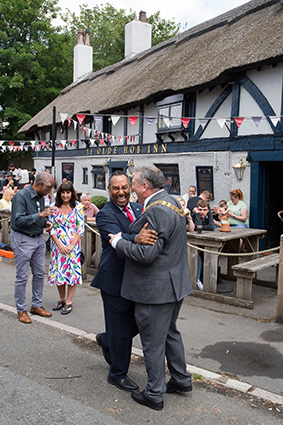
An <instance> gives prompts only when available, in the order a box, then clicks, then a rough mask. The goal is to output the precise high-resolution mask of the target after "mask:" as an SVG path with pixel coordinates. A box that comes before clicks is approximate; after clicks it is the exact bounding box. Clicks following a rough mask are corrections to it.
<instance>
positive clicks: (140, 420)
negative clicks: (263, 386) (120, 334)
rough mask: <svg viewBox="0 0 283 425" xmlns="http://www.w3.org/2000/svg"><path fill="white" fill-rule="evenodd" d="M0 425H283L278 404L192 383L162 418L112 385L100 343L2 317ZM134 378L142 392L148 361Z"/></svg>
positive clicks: (170, 401)
mask: <svg viewBox="0 0 283 425" xmlns="http://www.w3.org/2000/svg"><path fill="white" fill-rule="evenodd" d="M0 333H1V360H0V380H1V385H0V423H1V424H3V425H10V424H11V425H24V424H25V425H26V424H27V423H28V424H30V425H33V424H34V425H41V424H42V425H46V424H47V425H53V424H54V425H55V424H68V425H69V424H70V425H73V424H74V425H78V424H80V425H86V424H99V425H100V424H101V425H119V424H130V425H132V424H135V425H147V424H162V425H167V424H168V425H169V424H170V425H175V424H176V425H177V424H182V423H184V424H202V425H227V424H237V425H247V424H251V425H263V424H264V425H265V424H268V425H279V424H280V425H281V424H282V420H283V413H282V411H280V408H278V407H277V406H275V405H274V404H273V403H268V402H264V401H262V400H258V399H256V398H255V397H252V396H250V395H245V394H241V393H239V392H236V391H233V390H230V389H225V388H223V387H221V386H217V385H215V386H213V385H211V384H207V383H204V382H194V390H193V392H192V393H189V394H187V395H176V394H170V395H169V394H168V395H167V394H166V395H165V408H164V409H163V411H161V412H156V411H153V410H150V409H148V408H145V407H143V406H140V405H138V404H136V403H135V402H134V401H133V400H132V399H131V397H130V394H129V393H126V392H123V391H120V390H118V389H117V388H116V387H113V386H112V385H110V384H108V383H107V381H106V376H107V370H108V369H107V365H106V363H105V362H104V359H103V357H102V354H101V350H100V348H99V347H98V346H97V345H96V343H94V342H91V341H87V340H86V339H84V338H81V337H77V336H74V335H71V334H69V333H67V332H64V331H62V330H59V329H56V328H53V327H51V326H48V325H46V324H43V323H39V322H37V321H36V320H33V323H32V325H24V324H21V323H20V322H19V321H18V319H17V316H16V315H15V314H13V313H10V312H7V311H3V310H2V311H0ZM129 376H130V377H131V378H132V379H134V380H135V381H136V382H137V383H138V384H139V385H140V387H141V388H143V386H144V384H145V382H146V374H145V370H144V365H143V362H142V360H141V359H140V358H136V359H133V361H132V363H131V368H130V372H129Z"/></svg>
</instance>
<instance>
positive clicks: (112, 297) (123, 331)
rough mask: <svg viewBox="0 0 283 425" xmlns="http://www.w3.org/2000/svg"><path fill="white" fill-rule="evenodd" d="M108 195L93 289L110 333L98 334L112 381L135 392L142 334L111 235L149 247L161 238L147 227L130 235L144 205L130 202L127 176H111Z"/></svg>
mask: <svg viewBox="0 0 283 425" xmlns="http://www.w3.org/2000/svg"><path fill="white" fill-rule="evenodd" d="M108 193H109V195H110V202H108V203H107V204H106V205H105V207H104V208H102V210H100V211H99V212H98V214H97V215H96V223H97V226H98V229H99V232H100V235H101V240H102V248H103V251H102V254H101V259H100V265H99V268H98V271H97V273H96V275H95V277H94V279H93V281H92V283H91V286H94V287H96V288H99V289H100V291H101V297H102V300H103V306H104V319H105V327H106V332H103V333H101V334H98V335H97V337H96V339H97V342H98V344H99V345H100V346H101V347H102V350H103V354H104V357H105V360H106V361H107V362H108V363H109V364H110V368H109V374H108V382H109V383H111V384H113V385H115V386H116V387H118V388H119V389H121V390H125V391H133V390H135V389H137V388H138V386H137V385H136V384H135V383H134V382H133V381H132V380H131V379H130V378H128V376H127V373H128V369H129V364H130V359H131V350H132V339H133V337H134V336H135V335H136V334H137V333H138V330H137V325H136V321H135V317H134V302H132V301H129V300H126V299H124V298H122V297H121V295H120V291H121V285H122V280H123V272H124V263H125V260H124V259H122V258H118V256H117V254H116V251H115V249H113V248H112V247H111V245H110V243H109V236H108V235H109V233H118V232H122V235H123V238H125V239H126V240H130V241H132V242H135V243H142V244H149V245H153V244H154V243H155V241H156V239H157V237H156V232H155V231H154V230H146V227H147V225H146V226H144V228H143V229H142V230H141V232H140V233H139V234H138V235H137V234H136V235H134V234H131V235H129V233H128V229H129V225H130V223H131V222H132V221H134V220H135V219H136V218H138V217H139V216H140V215H141V212H142V206H141V205H140V204H137V203H132V202H129V199H130V193H131V187H130V183H129V179H128V176H127V175H126V174H125V173H123V172H122V171H116V172H114V173H113V174H111V176H110V179H109V186H108Z"/></svg>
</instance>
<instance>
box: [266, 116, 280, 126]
mask: <svg viewBox="0 0 283 425" xmlns="http://www.w3.org/2000/svg"><path fill="white" fill-rule="evenodd" d="M269 118H270V119H271V121H272V124H273V125H274V127H276V126H277V124H278V123H279V119H280V117H276V116H275V115H273V116H270V117H269Z"/></svg>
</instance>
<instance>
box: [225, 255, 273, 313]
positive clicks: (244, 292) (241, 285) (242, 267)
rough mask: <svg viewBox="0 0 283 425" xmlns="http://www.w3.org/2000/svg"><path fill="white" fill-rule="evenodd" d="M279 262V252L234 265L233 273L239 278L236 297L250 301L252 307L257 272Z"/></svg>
mask: <svg viewBox="0 0 283 425" xmlns="http://www.w3.org/2000/svg"><path fill="white" fill-rule="evenodd" d="M278 264H279V254H271V255H268V256H266V257H260V258H256V259H255V260H251V261H246V262H245V263H240V264H235V265H234V266H232V269H233V274H234V276H235V277H236V278H237V286H236V298H239V299H243V300H247V301H250V303H251V304H250V308H253V301H252V284H253V279H254V277H255V275H256V273H257V272H259V271H261V270H264V269H266V268H268V267H272V266H278Z"/></svg>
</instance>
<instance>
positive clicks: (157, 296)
mask: <svg viewBox="0 0 283 425" xmlns="http://www.w3.org/2000/svg"><path fill="white" fill-rule="evenodd" d="M163 187H164V176H163V174H162V172H161V171H160V170H159V169H158V168H156V167H154V166H151V167H142V168H140V169H138V170H137V171H136V173H135V176H134V178H133V182H132V188H133V190H134V191H135V192H136V194H137V196H138V201H139V202H140V203H141V204H142V205H143V206H144V210H143V213H142V215H141V216H140V217H138V218H137V220H136V221H134V222H133V223H132V224H131V225H130V228H129V233H130V234H135V233H138V232H139V231H140V229H142V228H143V226H144V225H145V224H146V223H148V228H150V229H155V230H156V231H157V232H158V240H157V242H156V243H155V244H154V245H138V244H135V243H133V242H131V241H130V240H126V239H123V238H122V237H121V234H117V235H111V234H110V235H109V236H110V237H111V239H110V243H111V245H112V247H113V248H115V249H116V251H117V255H118V256H120V257H125V258H126V262H125V270H124V277H123V283H122V288H121V295H122V297H124V298H126V299H128V300H131V301H134V302H135V318H136V322H137V325H138V329H139V332H140V336H141V341H142V347H143V353H144V361H145V366H146V371H147V375H148V380H147V385H146V387H145V389H144V390H143V391H142V392H140V391H138V390H136V391H133V392H132V398H133V399H134V400H135V401H136V402H137V403H139V404H142V405H144V406H147V407H149V408H151V409H154V410H161V409H162V408H163V394H164V393H165V392H166V391H167V392H168V393H173V392H189V391H191V390H192V384H191V376H190V374H188V373H187V371H186V362H185V354H184V347H183V342H182V337H181V335H180V333H179V331H178V330H177V327H176V321H177V318H178V314H179V311H180V308H181V304H182V301H183V299H184V297H185V296H186V295H188V294H190V293H191V292H192V285H191V282H190V277H189V268H188V259H187V237H186V219H185V214H184V212H183V210H182V209H180V206H179V204H178V202H177V201H176V199H175V198H174V197H173V196H171V195H169V194H168V193H167V192H166V191H165V190H164V189H163ZM165 357H166V359H167V365H168V369H169V371H170V374H171V379H170V380H169V382H167V384H166V382H165Z"/></svg>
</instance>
